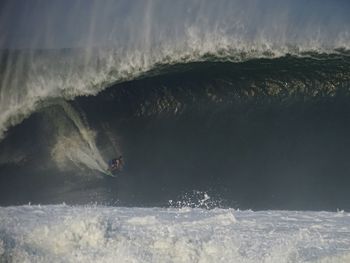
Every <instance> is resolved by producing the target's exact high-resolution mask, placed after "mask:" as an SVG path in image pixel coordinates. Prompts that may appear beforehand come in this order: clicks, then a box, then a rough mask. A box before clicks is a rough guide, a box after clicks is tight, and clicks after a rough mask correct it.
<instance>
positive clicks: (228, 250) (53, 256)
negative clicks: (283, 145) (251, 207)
mask: <svg viewBox="0 0 350 263" xmlns="http://www.w3.org/2000/svg"><path fill="white" fill-rule="evenodd" d="M349 233H350V215H349V214H348V213H331V212H293V211H261V212H253V211H235V210H232V209H214V210H203V209H197V208H195V209H187V210H186V211H184V210H181V209H177V208H169V209H165V208H121V207H98V206H97V207H70V206H65V205H60V206H19V207H8V208H0V261H1V262H7V261H8V262H269V263H273V262H278V263H281V262H282V263H283V262H348V260H349V259H350V250H349V247H350V234H349Z"/></svg>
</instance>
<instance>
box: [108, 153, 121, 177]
mask: <svg viewBox="0 0 350 263" xmlns="http://www.w3.org/2000/svg"><path fill="white" fill-rule="evenodd" d="M123 166H124V161H123V156H121V155H120V156H119V157H118V158H114V159H111V160H109V162H108V170H109V171H110V172H111V173H113V174H114V173H118V172H121V171H122V170H123Z"/></svg>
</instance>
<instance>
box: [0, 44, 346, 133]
mask: <svg viewBox="0 0 350 263" xmlns="http://www.w3.org/2000/svg"><path fill="white" fill-rule="evenodd" d="M230 45H232V43H231V44H230ZM230 45H228V46H225V45H224V44H222V43H220V42H219V44H218V45H217V46H216V45H215V44H213V46H212V45H209V46H206V45H205V44H203V45H199V46H198V47H193V48H190V49H186V48H184V49H180V51H179V50H177V49H172V48H164V49H161V50H157V52H155V51H154V52H153V53H152V52H151V53H140V52H134V53H133V52H124V51H123V50H120V51H118V50H113V49H105V50H99V49H91V50H56V51H33V52H32V51H3V52H2V53H1V61H2V68H1V71H0V76H1V79H2V81H1V84H0V92H1V96H0V112H1V114H0V138H3V137H4V135H5V133H6V131H7V130H8V128H9V127H11V126H14V125H16V124H18V123H20V122H21V121H22V120H23V119H25V118H26V117H28V116H30V115H31V113H33V112H35V111H37V110H39V109H41V108H43V107H45V106H47V105H50V104H55V100H57V99H65V100H71V99H74V98H75V97H76V96H88V95H96V94H97V93H99V92H100V91H101V90H103V89H105V88H107V87H109V86H110V85H112V84H114V83H118V82H123V81H127V80H131V79H134V78H138V77H141V76H144V75H148V74H149V72H153V74H160V73H161V72H162V68H166V67H169V66H171V65H176V64H183V63H185V64H186V63H191V62H201V61H227V62H233V63H239V62H244V61H250V60H256V59H262V58H268V59H274V58H278V57H281V56H282V57H283V56H285V55H286V54H293V56H297V57H309V58H313V59H316V60H319V59H322V60H324V61H327V56H331V57H334V56H339V57H340V58H342V57H344V58H345V59H347V58H348V56H349V52H348V51H347V50H344V49H336V50H334V49H331V50H327V49H320V50H312V49H311V50H308V51H307V50H305V51H302V50H300V49H297V48H295V47H293V48H291V47H285V48H281V49H279V50H278V49H270V47H269V46H262V47H259V48H253V47H249V45H248V47H245V48H243V49H240V48H237V47H235V48H232V47H231V46H230ZM320 52H321V53H320ZM345 63H346V62H345Z"/></svg>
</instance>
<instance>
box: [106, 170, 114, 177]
mask: <svg viewBox="0 0 350 263" xmlns="http://www.w3.org/2000/svg"><path fill="white" fill-rule="evenodd" d="M104 174H105V175H107V176H110V177H117V175H116V174H112V172H111V171H108V170H107V171H105V172H104Z"/></svg>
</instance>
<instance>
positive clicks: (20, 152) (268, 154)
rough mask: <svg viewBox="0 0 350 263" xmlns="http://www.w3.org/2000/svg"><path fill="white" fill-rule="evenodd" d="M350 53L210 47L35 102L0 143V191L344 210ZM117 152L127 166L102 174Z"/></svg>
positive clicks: (9, 196)
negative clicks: (255, 53) (240, 56)
mask: <svg viewBox="0 0 350 263" xmlns="http://www.w3.org/2000/svg"><path fill="white" fill-rule="evenodd" d="M349 62H350V58H349V57H348V55H347V53H344V52H342V53H337V54H323V55H320V54H309V55H308V56H307V57H306V56H304V57H299V56H291V55H289V56H284V57H280V58H259V59H252V60H248V61H245V62H232V61H231V62H230V61H221V62H219V61H217V59H216V58H212V57H207V58H206V61H202V62H192V63H178V64H168V65H159V66H158V67H156V68H154V69H153V70H150V71H148V72H147V73H144V74H142V75H140V76H139V77H137V78H135V79H133V80H128V81H127V80H125V81H123V82H119V83H115V84H114V85H112V86H110V87H109V88H107V89H105V90H103V91H101V92H100V93H98V94H96V95H95V96H78V97H75V99H73V100H71V101H66V100H63V99H61V98H56V99H51V100H49V101H43V102H40V104H39V107H38V108H39V110H37V111H36V112H35V113H34V114H32V115H31V116H30V117H29V118H28V119H26V120H25V121H23V122H22V123H21V124H19V125H17V126H16V127H14V128H12V129H11V130H10V132H9V133H8V136H7V137H6V138H5V139H4V140H3V141H2V143H1V150H2V151H1V179H2V180H3V182H4V184H1V185H2V186H6V187H4V188H3V191H1V193H2V198H1V200H3V201H2V202H3V204H11V203H23V202H28V201H31V202H40V203H52V202H54V203H57V202H58V203H59V202H63V201H65V202H68V203H73V204H80V203H89V202H98V203H106V204H119V205H132V206H133V205H137V206H149V205H152V206H154V205H156V206H168V205H172V204H181V203H182V202H183V201H184V200H185V202H187V201H188V200H195V201H194V202H193V203H196V202H198V200H201V199H203V198H204V197H203V194H202V193H203V192H206V193H208V194H210V195H211V196H212V197H213V199H214V200H216V201H215V202H213V204H211V205H209V207H215V206H229V207H240V208H255V209H267V208H269V209H276V208H284V209H316V210H317V209H331V210H332V209H333V210H334V209H336V208H339V207H340V208H344V209H347V208H348V203H347V200H348V199H347V191H346V189H345V187H346V185H347V183H348V177H347V174H348V171H349V169H350V166H349V165H348V162H347V161H346V158H347V156H348V155H349V149H350V147H349V146H350V145H348V144H349V143H350V142H349V140H348V134H349V131H350V125H349V124H348V116H349V113H350V106H349V103H348V97H349V87H350V82H349V80H350V75H349V72H350V71H349V68H350V63H349ZM119 154H123V155H124V156H125V158H126V162H127V167H126V170H125V172H124V174H123V175H121V176H120V177H119V178H118V179H115V180H113V179H110V180H109V178H105V177H103V176H102V174H101V172H102V171H103V170H105V169H106V167H107V165H106V161H107V160H108V159H110V158H113V157H114V156H117V155H119ZM19 182H20V183H19ZM29 185H30V186H29ZM38 187H40V191H38ZM196 191H199V192H196ZM14 192H16V193H18V192H20V194H16V195H15V196H14V195H13V193H14ZM198 193H199V194H198ZM204 199H205V198H204ZM169 200H171V201H169ZM196 200H197V201H196ZM205 207H206V206H205Z"/></svg>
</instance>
